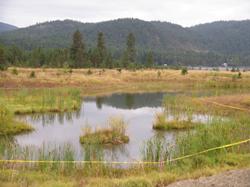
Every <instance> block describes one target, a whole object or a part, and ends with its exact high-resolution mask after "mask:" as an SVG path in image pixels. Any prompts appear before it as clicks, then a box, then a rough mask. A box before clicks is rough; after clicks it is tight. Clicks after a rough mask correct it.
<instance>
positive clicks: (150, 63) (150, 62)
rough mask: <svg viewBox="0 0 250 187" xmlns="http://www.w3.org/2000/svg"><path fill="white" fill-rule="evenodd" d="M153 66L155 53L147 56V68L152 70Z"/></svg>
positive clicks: (149, 53)
mask: <svg viewBox="0 0 250 187" xmlns="http://www.w3.org/2000/svg"><path fill="white" fill-rule="evenodd" d="M153 65H154V57H153V53H152V52H151V51H150V52H148V54H147V59H146V66H147V67H148V68H150V67H153Z"/></svg>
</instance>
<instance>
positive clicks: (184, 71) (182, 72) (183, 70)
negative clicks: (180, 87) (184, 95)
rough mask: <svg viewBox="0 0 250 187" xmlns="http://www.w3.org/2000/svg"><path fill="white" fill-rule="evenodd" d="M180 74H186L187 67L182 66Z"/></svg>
mask: <svg viewBox="0 0 250 187" xmlns="http://www.w3.org/2000/svg"><path fill="white" fill-rule="evenodd" d="M181 74H182V75H186V74H188V69H187V68H186V67H184V68H182V69H181Z"/></svg>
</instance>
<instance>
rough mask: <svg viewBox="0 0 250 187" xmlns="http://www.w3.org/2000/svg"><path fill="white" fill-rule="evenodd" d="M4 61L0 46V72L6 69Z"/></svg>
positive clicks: (2, 50)
mask: <svg viewBox="0 0 250 187" xmlns="http://www.w3.org/2000/svg"><path fill="white" fill-rule="evenodd" d="M6 67H7V66H6V59H5V55H4V49H3V48H2V47H1V46H0V70H4V69H5V68H6Z"/></svg>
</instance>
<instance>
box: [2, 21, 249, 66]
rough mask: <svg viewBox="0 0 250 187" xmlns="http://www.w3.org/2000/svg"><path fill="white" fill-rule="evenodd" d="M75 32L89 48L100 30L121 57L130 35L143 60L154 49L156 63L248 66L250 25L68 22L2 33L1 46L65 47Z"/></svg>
mask: <svg viewBox="0 0 250 187" xmlns="http://www.w3.org/2000/svg"><path fill="white" fill-rule="evenodd" d="M77 29H79V30H80V32H81V33H82V35H83V40H84V43H85V45H86V46H87V48H90V47H93V46H95V45H96V40H97V34H98V32H103V33H104V37H105V42H106V45H107V47H108V48H109V49H111V51H113V52H115V53H116V54H117V53H118V54H119V53H120V54H121V53H122V51H123V50H124V48H125V45H126V37H127V35H128V33H130V32H132V33H133V34H134V35H135V38H136V49H137V52H138V54H139V55H140V59H141V61H143V56H144V55H143V54H144V52H145V51H153V53H154V58H155V61H156V62H157V63H158V64H159V63H160V64H163V63H167V64H185V65H211V66H213V65H221V64H222V63H224V62H230V63H232V64H238V65H249V59H250V21H249V20H246V21H227V22H223V21H221V22H213V23H208V24H202V25H197V26H194V27H188V28H187V27H186V28H185V27H182V26H180V25H176V24H172V23H168V22H159V21H150V22H148V21H143V20H139V19H117V20H112V21H106V22H99V23H81V22H76V21H72V20H64V21H51V22H45V23H40V24H36V25H33V26H30V27H26V28H20V29H16V30H13V31H9V32H4V33H0V43H2V44H5V45H16V46H18V47H21V48H22V49H28V50H31V49H34V48H38V47H42V48H47V49H48V48H69V47H70V45H71V43H72V35H73V33H74V32H75V31H76V30H77Z"/></svg>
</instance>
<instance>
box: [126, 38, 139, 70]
mask: <svg viewBox="0 0 250 187" xmlns="http://www.w3.org/2000/svg"><path fill="white" fill-rule="evenodd" d="M135 59H136V49H135V36H134V34H133V33H129V35H128V37H127V48H126V51H125V53H124V57H123V62H124V67H126V68H127V67H128V65H129V64H133V63H135Z"/></svg>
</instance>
